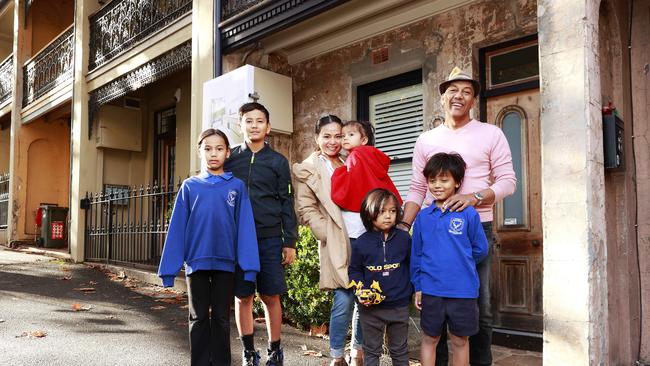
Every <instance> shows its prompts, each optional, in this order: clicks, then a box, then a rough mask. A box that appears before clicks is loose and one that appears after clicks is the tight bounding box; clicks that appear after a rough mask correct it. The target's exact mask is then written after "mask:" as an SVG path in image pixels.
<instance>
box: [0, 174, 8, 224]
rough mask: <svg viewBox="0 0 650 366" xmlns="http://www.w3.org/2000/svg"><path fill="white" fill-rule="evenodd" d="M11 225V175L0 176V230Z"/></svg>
mask: <svg viewBox="0 0 650 366" xmlns="http://www.w3.org/2000/svg"><path fill="white" fill-rule="evenodd" d="M8 223H9V174H0V229H6V228H7V224H8Z"/></svg>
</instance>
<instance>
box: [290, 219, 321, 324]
mask: <svg viewBox="0 0 650 366" xmlns="http://www.w3.org/2000/svg"><path fill="white" fill-rule="evenodd" d="M296 251H297V256H296V260H295V261H294V262H293V264H292V265H290V266H288V267H287V270H286V279H287V286H288V291H287V294H286V295H285V296H283V297H282V308H283V311H284V317H285V318H286V319H288V320H289V322H290V323H292V324H294V325H296V326H298V327H300V328H302V329H307V328H309V326H310V325H321V324H323V323H328V322H329V318H330V309H331V307H332V292H331V291H323V290H320V289H319V288H318V278H319V273H320V266H319V261H318V242H317V241H316V238H315V237H314V235H313V234H312V232H311V230H310V229H309V228H308V227H305V226H300V227H299V228H298V242H297V243H296Z"/></svg>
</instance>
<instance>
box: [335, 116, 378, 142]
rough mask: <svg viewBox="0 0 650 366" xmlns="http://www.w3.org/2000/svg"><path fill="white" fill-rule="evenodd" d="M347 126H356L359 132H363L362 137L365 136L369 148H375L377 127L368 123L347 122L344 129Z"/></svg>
mask: <svg viewBox="0 0 650 366" xmlns="http://www.w3.org/2000/svg"><path fill="white" fill-rule="evenodd" d="M345 126H354V127H356V128H357V129H358V130H359V132H361V136H364V137H366V138H367V139H368V143H367V144H366V145H368V146H375V126H373V125H372V124H370V122H368V121H347V122H345V123H343V127H345Z"/></svg>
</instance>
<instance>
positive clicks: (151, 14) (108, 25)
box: [88, 0, 192, 70]
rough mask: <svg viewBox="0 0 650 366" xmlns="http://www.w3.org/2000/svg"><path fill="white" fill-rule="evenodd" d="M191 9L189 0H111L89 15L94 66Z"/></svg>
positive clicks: (91, 66)
mask: <svg viewBox="0 0 650 366" xmlns="http://www.w3.org/2000/svg"><path fill="white" fill-rule="evenodd" d="M191 10H192V0H158V1H154V0H113V1H111V2H110V3H108V4H107V5H106V6H104V7H103V8H102V9H100V10H99V11H98V12H97V13H95V14H93V15H91V16H90V56H89V57H90V60H89V63H88V69H89V70H94V69H96V68H98V67H100V66H102V65H104V64H106V63H107V62H108V61H110V60H111V59H113V58H115V57H116V56H118V55H119V54H121V53H123V52H125V51H127V50H129V49H131V48H133V46H135V45H136V44H138V43H139V42H141V41H142V40H144V39H146V38H147V37H149V36H151V35H153V34H155V33H157V32H159V31H160V30H161V29H163V28H165V27H166V26H167V25H169V24H171V23H173V22H174V21H176V20H177V19H179V18H181V17H182V16H184V15H185V14H187V13H188V12H190V11H191Z"/></svg>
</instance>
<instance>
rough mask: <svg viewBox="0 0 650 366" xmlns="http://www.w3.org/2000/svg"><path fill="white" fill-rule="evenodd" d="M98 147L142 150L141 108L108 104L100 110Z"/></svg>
mask: <svg viewBox="0 0 650 366" xmlns="http://www.w3.org/2000/svg"><path fill="white" fill-rule="evenodd" d="M98 121H99V123H98V125H99V128H98V129H97V147H107V148H111V149H119V150H128V151H137V152H141V151H142V113H141V112H140V109H134V108H125V107H120V106H115V105H110V104H106V105H103V106H102V107H101V108H100V110H99V117H98Z"/></svg>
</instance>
